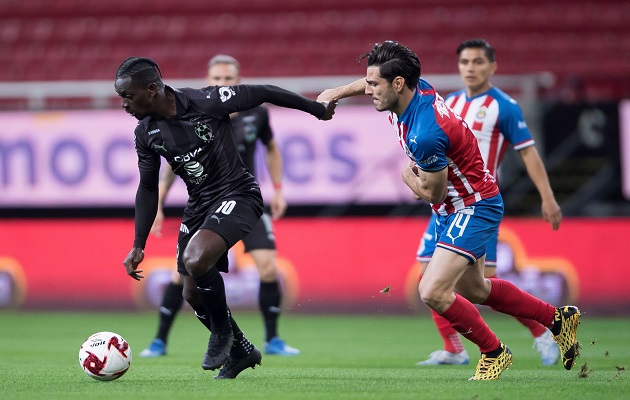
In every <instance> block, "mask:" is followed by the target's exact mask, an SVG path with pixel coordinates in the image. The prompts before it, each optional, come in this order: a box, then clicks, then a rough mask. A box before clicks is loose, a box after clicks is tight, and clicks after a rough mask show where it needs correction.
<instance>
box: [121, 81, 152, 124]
mask: <svg viewBox="0 0 630 400" xmlns="http://www.w3.org/2000/svg"><path fill="white" fill-rule="evenodd" d="M154 86H155V85H154V84H149V85H148V86H147V87H145V88H142V87H140V86H139V85H136V84H134V83H133V82H132V80H131V77H130V76H124V77H122V78H118V79H116V82H115V83H114V89H115V90H116V93H118V95H119V96H120V97H121V98H122V103H121V106H122V108H123V109H124V110H125V111H126V112H128V113H129V114H131V115H132V116H134V117H136V118H137V119H138V120H142V119H144V118H145V117H147V116H148V115H151V113H152V111H153V100H154V98H155V87H154Z"/></svg>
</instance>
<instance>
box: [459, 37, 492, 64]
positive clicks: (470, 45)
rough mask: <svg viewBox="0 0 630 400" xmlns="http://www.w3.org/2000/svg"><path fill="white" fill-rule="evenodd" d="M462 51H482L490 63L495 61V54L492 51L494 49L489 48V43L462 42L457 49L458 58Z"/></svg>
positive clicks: (477, 40)
mask: <svg viewBox="0 0 630 400" xmlns="http://www.w3.org/2000/svg"><path fill="white" fill-rule="evenodd" d="M464 49H482V50H483V52H484V53H485V54H486V57H487V58H488V60H490V62H494V61H495V60H496V53H495V51H494V48H493V47H492V46H490V43H488V42H486V41H485V40H483V39H468V40H464V41H463V42H462V43H461V44H460V45H459V47H458V48H457V56H458V57H459V55H460V54H461V53H462V51H464Z"/></svg>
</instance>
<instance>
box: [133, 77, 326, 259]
mask: <svg viewBox="0 0 630 400" xmlns="http://www.w3.org/2000/svg"><path fill="white" fill-rule="evenodd" d="M165 90H167V91H168V90H170V91H172V92H174V93H175V96H176V103H177V112H176V115H175V116H173V117H171V118H168V119H158V118H154V117H146V118H144V119H143V120H142V121H140V122H139V123H138V126H137V127H136V130H135V134H134V143H135V147H136V152H137V153H138V168H139V170H140V186H139V188H138V195H137V196H136V241H135V243H136V245H138V246H141V247H144V243H145V242H146V238H147V237H148V235H149V231H150V228H151V224H152V223H153V218H154V217H155V213H154V204H153V202H154V199H155V194H156V191H157V181H156V177H157V174H158V171H159V168H160V156H161V157H164V158H165V159H166V161H167V162H168V163H169V164H170V166H171V168H172V169H173V172H174V173H175V174H176V175H178V176H179V177H181V178H182V179H183V180H184V182H185V183H186V188H187V190H188V196H189V199H188V204H187V207H188V208H190V209H199V208H201V207H203V206H204V205H207V204H209V203H211V202H212V201H213V199H216V198H219V197H222V196H225V195H226V194H230V193H234V192H239V191H246V190H251V189H250V188H252V187H257V186H258V183H257V182H256V180H255V178H254V177H253V176H252V174H250V173H249V171H248V169H247V167H246V166H245V165H244V164H243V162H242V161H241V158H240V156H239V154H238V150H237V147H236V142H235V137H234V132H233V129H232V123H231V120H230V113H233V112H239V111H244V110H248V109H251V108H254V107H257V106H259V105H261V104H262V103H264V102H269V103H272V104H276V105H278V106H282V107H287V108H294V109H299V110H302V111H305V112H308V113H310V114H312V115H314V116H316V117H318V118H321V117H322V116H323V115H324V114H325V112H326V108H325V107H324V106H323V105H322V104H320V103H318V102H316V101H314V100H310V99H308V98H306V97H303V96H301V95H298V94H295V93H293V92H290V91H287V90H284V89H281V88H279V87H276V86H271V85H236V86H224V87H219V86H210V87H207V88H203V89H190V88H185V89H173V88H171V87H168V86H167V87H166V88H165ZM147 203H148V204H147ZM156 204H157V203H156Z"/></svg>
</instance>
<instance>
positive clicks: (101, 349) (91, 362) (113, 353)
mask: <svg viewBox="0 0 630 400" xmlns="http://www.w3.org/2000/svg"><path fill="white" fill-rule="evenodd" d="M79 365H81V368H83V371H84V372H85V373H86V374H88V376H90V377H92V378H94V379H97V380H99V381H113V380H114V379H118V378H120V377H121V376H123V375H124V374H125V372H127V370H128V369H129V366H130V365H131V348H130V347H129V343H127V341H126V340H125V339H123V337H122V336H120V335H119V334H117V333H114V332H98V333H95V334H93V335H92V336H90V337H89V338H87V339H86V340H85V342H83V344H82V345H81V348H80V349H79Z"/></svg>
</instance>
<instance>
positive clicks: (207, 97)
mask: <svg viewBox="0 0 630 400" xmlns="http://www.w3.org/2000/svg"><path fill="white" fill-rule="evenodd" d="M114 88H115V90H116V93H118V95H119V96H120V97H121V98H122V104H121V105H122V108H123V109H124V110H125V111H126V112H128V113H129V114H131V115H132V116H134V117H136V118H137V119H138V120H139V121H140V122H139V123H138V125H137V127H136V129H135V132H134V145H135V148H136V152H137V154H138V170H139V172H140V183H139V185H138V191H137V194H136V200H135V221H136V222H135V239H134V242H133V247H132V249H131V251H130V252H129V254H128V255H127V257H125V260H124V261H123V265H124V266H125V269H126V270H127V274H128V275H129V276H131V277H132V278H133V279H136V280H140V279H142V278H144V276H143V275H142V270H141V269H138V266H139V264H140V263H141V262H142V260H143V259H144V247H145V245H146V241H147V237H148V235H149V232H150V230H151V225H152V224H153V221H154V219H155V215H156V213H157V206H158V192H159V190H158V182H159V174H160V157H164V158H165V159H166V161H167V162H168V163H169V165H170V166H171V168H172V170H173V172H174V173H175V174H176V175H178V176H180V177H181V178H182V179H183V180H184V182H185V183H186V188H187V190H188V196H189V199H188V203H187V205H186V209H185V210H184V216H183V218H182V224H181V227H180V233H179V237H178V239H177V269H178V271H179V273H180V274H181V277H182V281H183V282H184V298H185V299H186V301H187V302H188V303H189V304H190V305H191V307H192V308H193V310H195V314H196V315H197V318H198V319H199V320H200V321H201V322H202V323H203V324H204V325H205V326H206V327H207V328H208V330H210V332H211V335H210V340H209V343H208V349H207V351H206V353H205V355H204V357H203V361H202V368H203V369H206V370H214V369H217V368H219V367H222V368H221V370H220V371H219V373H218V374H217V375H216V376H215V378H219V379H224V378H235V377H236V376H237V375H238V374H239V373H240V372H241V371H243V370H244V369H246V368H250V367H252V368H253V367H255V366H256V365H260V363H261V360H262V355H261V354H260V351H259V350H258V349H257V348H256V347H255V346H254V345H252V344H251V343H250V342H249V341H248V340H247V338H245V336H244V334H243V332H242V331H241V330H240V329H239V327H238V325H237V324H236V321H235V320H234V318H233V317H232V315H231V313H230V311H229V309H228V306H227V303H226V299H225V286H224V284H223V278H222V277H221V274H220V273H219V271H224V272H227V267H228V262H227V261H228V260H227V251H228V249H229V248H230V247H231V246H233V245H234V244H235V243H236V242H238V241H239V240H241V239H242V238H243V237H245V236H246V235H247V234H248V233H249V232H250V231H251V230H252V229H253V227H254V226H255V225H256V224H257V223H258V221H259V219H260V216H261V215H262V212H263V202H262V197H261V194H260V188H259V187H258V183H257V182H256V179H255V178H254V176H253V175H252V174H251V173H250V172H249V171H248V170H247V168H246V167H245V166H244V164H243V162H242V161H241V158H240V156H239V154H238V150H237V148H236V144H235V141H234V137H233V131H232V124H231V121H230V113H232V112H238V111H242V110H247V109H250V108H254V107H256V106H258V105H260V104H262V103H265V102H268V103H271V104H275V105H277V106H281V107H287V108H294V109H298V110H301V111H304V112H308V113H310V114H312V115H314V116H316V117H317V118H319V119H321V120H328V119H331V118H332V115H333V114H334V109H335V105H336V104H335V102H330V103H318V102H316V101H313V100H310V99H307V98H305V97H303V96H300V95H298V94H295V93H293V92H290V91H287V90H284V89H281V88H278V87H276V86H271V85H236V86H223V87H218V86H211V87H207V88H205V89H200V90H197V89H189V88H185V89H175V88H171V87H169V86H167V85H165V84H164V83H163V82H162V79H161V71H160V69H159V67H158V65H157V63H156V62H155V61H153V60H151V59H149V58H144V57H131V58H128V59H126V60H124V61H123V62H122V63H121V64H120V66H119V67H118V70H117V71H116V81H115V84H114Z"/></svg>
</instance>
